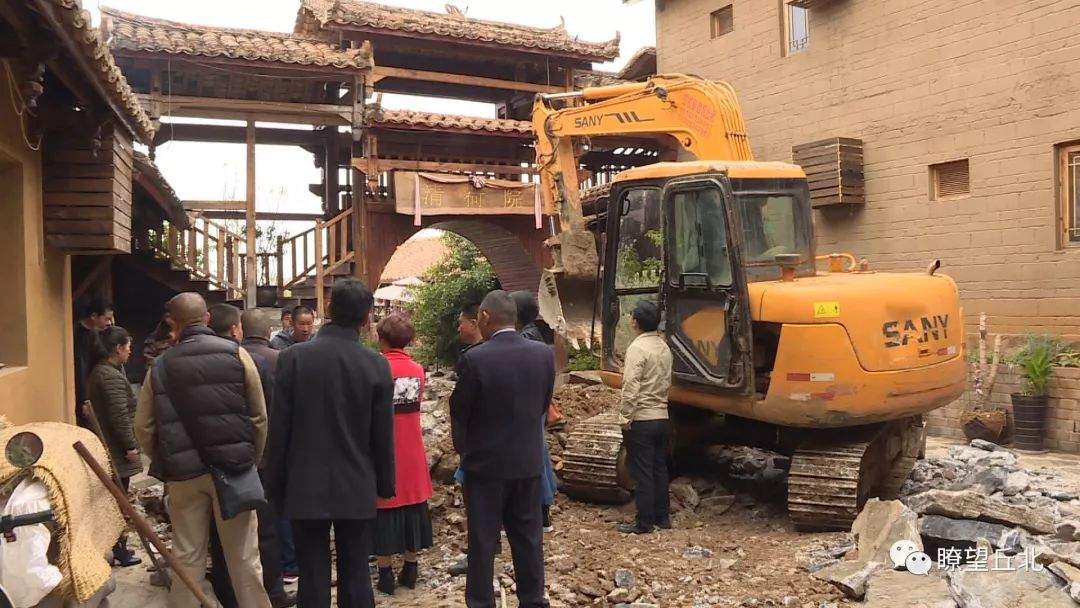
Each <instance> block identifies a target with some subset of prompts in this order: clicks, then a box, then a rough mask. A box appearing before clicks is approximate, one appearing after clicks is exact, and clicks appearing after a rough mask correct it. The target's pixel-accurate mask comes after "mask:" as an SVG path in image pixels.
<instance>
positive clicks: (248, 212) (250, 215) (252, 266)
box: [244, 120, 259, 308]
mask: <svg viewBox="0 0 1080 608" xmlns="http://www.w3.org/2000/svg"><path fill="white" fill-rule="evenodd" d="M246 143H247V189H246V194H247V201H246V202H247V205H246V208H245V218H244V219H245V221H246V223H247V224H246V226H245V231H244V232H245V235H246V237H247V247H246V249H245V250H246V252H247V255H246V256H244V262H245V264H246V266H247V282H246V284H245V285H244V288H245V289H246V290H247V307H248V308H255V296H256V293H255V292H256V291H257V290H256V287H257V286H258V284H259V277H258V256H257V255H256V248H255V121H254V120H249V121H248V123H247V142H246Z"/></svg>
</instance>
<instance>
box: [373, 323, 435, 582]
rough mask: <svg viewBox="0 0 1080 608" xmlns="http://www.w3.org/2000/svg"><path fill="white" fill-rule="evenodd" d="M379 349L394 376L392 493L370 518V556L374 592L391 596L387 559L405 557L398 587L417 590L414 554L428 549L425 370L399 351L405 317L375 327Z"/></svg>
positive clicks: (408, 332)
mask: <svg viewBox="0 0 1080 608" xmlns="http://www.w3.org/2000/svg"><path fill="white" fill-rule="evenodd" d="M375 331H376V332H377V333H378V335H379V349H380V350H381V351H382V353H383V356H385V357H386V360H387V361H389V362H390V373H391V374H392V375H393V377H394V456H395V465H394V466H395V472H396V476H397V477H396V479H397V495H396V496H394V497H393V498H390V499H385V500H384V499H380V500H379V501H378V503H377V505H376V506H377V507H378V514H377V516H376V520H375V555H376V556H377V560H378V566H379V583H378V585H377V587H378V589H379V591H382V592H383V593H386V594H390V595H392V594H393V593H394V588H395V582H394V570H393V565H392V561H391V560H392V559H393V556H395V555H402V556H404V561H405V563H404V565H403V566H402V568H401V574H400V575H399V576H398V579H397V584H398V585H403V586H405V587H408V588H410V589H414V588H416V579H417V575H418V565H417V556H416V553H417V551H419V550H421V549H426V548H428V547H430V546H431V518H430V516H429V515H428V508H427V501H428V499H429V498H431V476H430V475H429V474H428V465H427V454H426V453H425V452H424V437H423V433H422V431H421V429H420V400H421V398H422V395H423V394H424V381H425V377H424V368H423V367H421V365H420V364H419V363H417V362H416V361H413V359H412V357H410V356H409V354H408V353H406V352H405V350H404V348H405V347H406V346H408V345H409V343H410V342H412V339H413V334H414V330H413V326H412V323H411V322H410V321H409V319H407V318H406V317H405V316H404V315H401V314H397V313H395V314H392V315H390V316H388V317H386V318H385V319H383V320H382V321H379V324H378V325H377V326H376V328H375Z"/></svg>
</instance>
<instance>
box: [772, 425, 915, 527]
mask: <svg viewBox="0 0 1080 608" xmlns="http://www.w3.org/2000/svg"><path fill="white" fill-rule="evenodd" d="M922 439H923V427H922V419H921V418H920V417H914V418H905V419H902V420H896V421H893V422H888V423H883V424H878V425H870V426H866V427H859V428H858V429H843V430H842V431H834V432H825V433H822V434H821V435H820V436H819V437H813V438H812V439H810V440H809V441H806V442H804V443H805V445H804V447H802V448H800V449H798V450H796V452H795V454H794V455H793V456H792V458H791V470H790V471H789V472H788V512H789V513H790V514H791V519H792V521H794V522H795V525H796V527H798V528H799V529H805V530H848V529H850V528H851V523H852V522H853V521H855V517H856V516H857V515H858V514H859V510H861V509H862V506H863V504H864V503H865V502H866V500H867V499H869V498H871V497H875V496H876V497H880V498H885V499H893V498H896V496H897V494H898V493H899V491H900V487H901V486H902V485H903V484H904V480H906V479H907V477H908V474H910V473H911V469H912V467H913V466H914V465H915V460H916V458H917V457H918V453H919V447H920V446H921V443H922Z"/></svg>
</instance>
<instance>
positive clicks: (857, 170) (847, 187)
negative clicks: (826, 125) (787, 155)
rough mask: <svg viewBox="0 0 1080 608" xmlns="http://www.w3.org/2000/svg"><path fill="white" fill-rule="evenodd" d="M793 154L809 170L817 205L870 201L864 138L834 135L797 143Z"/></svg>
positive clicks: (811, 194)
mask: <svg viewBox="0 0 1080 608" xmlns="http://www.w3.org/2000/svg"><path fill="white" fill-rule="evenodd" d="M791 155H792V158H793V159H794V162H795V164H797V165H800V166H801V167H802V168H803V170H804V171H806V180H807V182H809V184H810V203H811V204H812V205H813V206H814V207H824V206H827V205H848V204H862V203H865V202H866V189H865V186H864V179H863V143H862V140H861V139H851V138H848V137H831V138H829V139H823V140H820V141H815V142H811V143H808V144H801V145H798V146H795V147H793V148H792V149H791Z"/></svg>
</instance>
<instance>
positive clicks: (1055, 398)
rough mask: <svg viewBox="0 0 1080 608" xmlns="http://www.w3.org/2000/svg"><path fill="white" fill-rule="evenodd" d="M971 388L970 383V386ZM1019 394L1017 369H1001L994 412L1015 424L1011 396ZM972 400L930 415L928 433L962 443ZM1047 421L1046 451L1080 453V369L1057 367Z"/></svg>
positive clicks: (967, 397)
mask: <svg viewBox="0 0 1080 608" xmlns="http://www.w3.org/2000/svg"><path fill="white" fill-rule="evenodd" d="M969 384H970V382H969ZM1016 392H1020V374H1019V373H1018V370H1017V368H1014V367H1010V366H1006V365H1001V366H999V367H998V375H997V381H996V382H995V383H994V390H993V391H992V392H991V393H990V403H991V404H992V405H993V407H994V408H995V409H1004V410H1005V411H1007V412H1009V421H1010V422H1009V424H1010V427H1011V424H1012V401H1011V399H1010V398H1009V396H1010V395H1011V394H1012V393H1016ZM972 400H973V396H972V394H971V393H970V392H968V393H965V394H964V396H963V397H961V398H960V399H958V400H956V401H955V402H953V403H952V404H950V405H947V406H945V407H943V408H941V409H938V410H935V411H933V412H930V414H929V415H928V416H927V422H926V426H927V430H928V431H929V433H930V434H931V435H937V436H942V437H953V438H957V439H963V437H964V432H963V430H961V428H960V412H962V411H963V410H964V409H965V408H967V407H969V404H971V403H972ZM1047 407H1048V409H1047V412H1046V414H1047V417H1046V447H1047V448H1049V449H1052V450H1060V451H1063V452H1073V453H1080V368H1074V367H1056V368H1054V375H1053V377H1052V379H1051V380H1050V399H1049V402H1048V406H1047Z"/></svg>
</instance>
